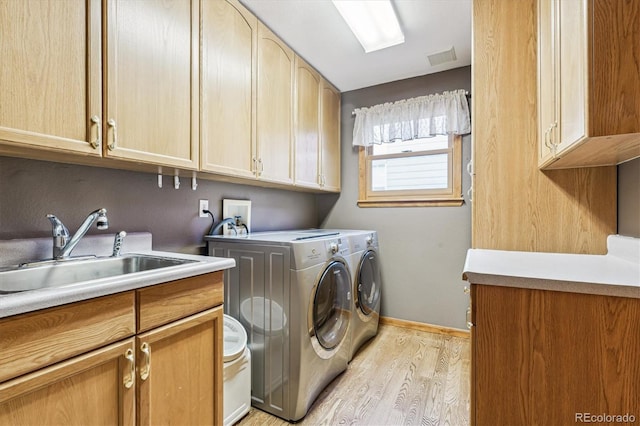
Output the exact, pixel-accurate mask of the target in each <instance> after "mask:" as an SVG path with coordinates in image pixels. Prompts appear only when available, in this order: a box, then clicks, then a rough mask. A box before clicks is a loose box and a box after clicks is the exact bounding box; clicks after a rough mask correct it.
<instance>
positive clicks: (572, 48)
mask: <svg viewBox="0 0 640 426" xmlns="http://www.w3.org/2000/svg"><path fill="white" fill-rule="evenodd" d="M557 7H558V21H557V24H558V27H557V34H558V42H557V44H556V46H557V48H558V49H559V51H558V55H557V56H556V58H557V59H558V65H557V66H558V67H559V68H558V69H559V81H558V83H559V86H558V105H559V107H558V114H559V115H558V118H557V119H558V132H557V134H552V136H553V137H554V143H555V144H557V147H556V149H557V153H561V152H562V151H564V150H566V149H567V148H568V147H570V146H571V145H573V144H575V143H576V142H580V141H581V140H582V139H584V138H585V137H587V127H586V125H587V119H586V116H587V89H588V86H587V72H588V70H587V64H588V58H587V40H588V39H587V2H586V0H574V1H558V6H557Z"/></svg>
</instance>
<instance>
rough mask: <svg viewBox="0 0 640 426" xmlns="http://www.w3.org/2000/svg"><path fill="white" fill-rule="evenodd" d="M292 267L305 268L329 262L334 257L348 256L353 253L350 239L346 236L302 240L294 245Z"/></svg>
mask: <svg viewBox="0 0 640 426" xmlns="http://www.w3.org/2000/svg"><path fill="white" fill-rule="evenodd" d="M293 251H294V255H293V259H294V262H295V265H292V269H305V268H309V267H311V266H315V265H318V264H320V263H325V262H328V261H329V260H330V259H331V258H334V257H345V258H346V257H347V256H349V255H350V254H351V251H350V247H349V241H348V240H347V239H346V238H344V237H332V238H322V239H318V238H314V239H307V240H301V241H299V242H296V243H295V244H294V245H293Z"/></svg>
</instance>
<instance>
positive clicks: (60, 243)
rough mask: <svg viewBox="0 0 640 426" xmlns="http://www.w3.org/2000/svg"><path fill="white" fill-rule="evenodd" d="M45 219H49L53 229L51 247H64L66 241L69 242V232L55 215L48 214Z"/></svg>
mask: <svg viewBox="0 0 640 426" xmlns="http://www.w3.org/2000/svg"><path fill="white" fill-rule="evenodd" d="M47 219H49V221H50V222H51V225H52V227H53V228H52V230H51V232H52V235H53V245H54V246H55V247H58V248H62V247H64V246H65V245H66V244H67V241H69V230H68V229H67V227H66V226H64V223H62V222H61V221H60V219H58V218H57V217H56V216H55V215H53V214H48V215H47Z"/></svg>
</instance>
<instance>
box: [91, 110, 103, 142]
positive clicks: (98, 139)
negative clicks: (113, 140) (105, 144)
mask: <svg viewBox="0 0 640 426" xmlns="http://www.w3.org/2000/svg"><path fill="white" fill-rule="evenodd" d="M100 122H101V120H100V117H98V116H97V115H94V116H93V117H91V123H93V124H95V125H96V133H97V136H96V139H95V140H92V141H89V145H91V148H93V149H98V148H99V147H100V144H101V143H102V126H101V125H100Z"/></svg>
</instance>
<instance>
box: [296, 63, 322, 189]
mask: <svg viewBox="0 0 640 426" xmlns="http://www.w3.org/2000/svg"><path fill="white" fill-rule="evenodd" d="M295 63H296V91H295V93H296V94H295V122H294V126H295V173H296V180H295V183H296V185H298V186H307V187H312V188H319V187H320V183H321V178H320V81H321V77H320V74H318V72H317V71H316V70H314V69H313V68H312V67H311V66H309V64H307V63H306V62H305V61H303V60H302V59H301V58H300V57H299V56H298V55H296V61H295Z"/></svg>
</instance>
